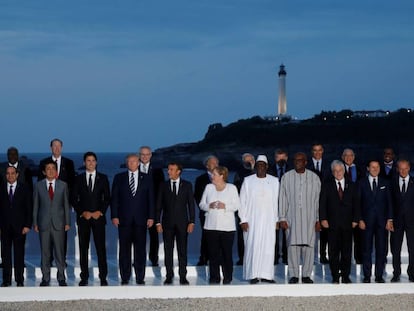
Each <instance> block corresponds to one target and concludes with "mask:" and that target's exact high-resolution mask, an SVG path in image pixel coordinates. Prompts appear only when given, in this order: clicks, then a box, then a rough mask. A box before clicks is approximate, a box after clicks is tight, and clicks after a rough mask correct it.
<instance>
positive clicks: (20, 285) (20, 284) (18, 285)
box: [16, 282, 24, 287]
mask: <svg viewBox="0 0 414 311" xmlns="http://www.w3.org/2000/svg"><path fill="white" fill-rule="evenodd" d="M16 286H17V287H24V284H23V282H17V283H16Z"/></svg>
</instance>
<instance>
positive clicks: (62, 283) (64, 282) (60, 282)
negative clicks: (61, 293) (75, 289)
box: [58, 280, 68, 287]
mask: <svg viewBox="0 0 414 311" xmlns="http://www.w3.org/2000/svg"><path fill="white" fill-rule="evenodd" d="M58 283H59V286H63V287H64V286H68V284H66V281H65V280H60V281H58Z"/></svg>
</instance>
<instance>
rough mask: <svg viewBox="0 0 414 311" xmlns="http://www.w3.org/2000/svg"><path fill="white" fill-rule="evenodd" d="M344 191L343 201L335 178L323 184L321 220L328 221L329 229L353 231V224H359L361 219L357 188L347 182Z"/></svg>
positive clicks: (320, 206) (320, 200) (320, 199)
mask: <svg viewBox="0 0 414 311" xmlns="http://www.w3.org/2000/svg"><path fill="white" fill-rule="evenodd" d="M343 191H344V195H343V198H342V201H341V200H340V199H339V194H338V190H337V185H336V180H335V179H334V178H330V179H327V180H326V181H325V182H323V183H322V187H321V193H320V198H319V220H327V221H328V222H329V227H330V228H331V229H333V230H335V229H349V230H352V223H353V222H356V223H357V222H359V220H360V217H361V213H360V207H359V196H358V189H357V186H356V185H355V184H353V183H352V182H350V181H347V180H345V187H344V189H343Z"/></svg>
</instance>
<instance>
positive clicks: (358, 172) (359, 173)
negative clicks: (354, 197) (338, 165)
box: [344, 162, 367, 183]
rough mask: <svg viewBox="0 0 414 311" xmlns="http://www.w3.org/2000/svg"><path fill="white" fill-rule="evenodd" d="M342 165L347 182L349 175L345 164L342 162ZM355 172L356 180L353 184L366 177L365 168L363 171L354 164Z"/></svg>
mask: <svg viewBox="0 0 414 311" xmlns="http://www.w3.org/2000/svg"><path fill="white" fill-rule="evenodd" d="M344 165H345V179H347V180H349V173H348V170H347V166H346V164H345V162H344ZM355 170H356V180H355V181H354V183H357V182H358V181H359V180H361V179H362V178H364V177H365V176H367V170H366V168H365V169H364V168H362V167H361V166H359V165H356V164H355ZM352 177H353V176H352Z"/></svg>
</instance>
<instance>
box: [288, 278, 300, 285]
mask: <svg viewBox="0 0 414 311" xmlns="http://www.w3.org/2000/svg"><path fill="white" fill-rule="evenodd" d="M297 283H299V278H297V277H291V278H290V279H289V284H297Z"/></svg>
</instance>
